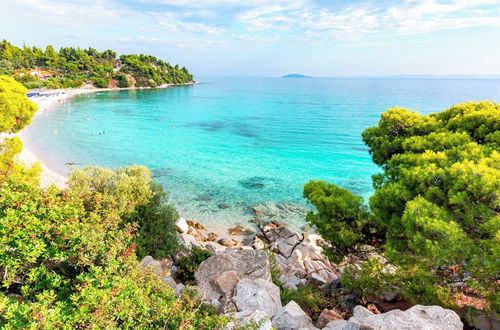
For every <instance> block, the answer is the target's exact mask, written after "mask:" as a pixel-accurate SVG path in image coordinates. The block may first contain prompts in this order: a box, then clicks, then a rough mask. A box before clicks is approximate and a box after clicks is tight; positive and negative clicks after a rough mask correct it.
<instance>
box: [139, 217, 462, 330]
mask: <svg viewBox="0 0 500 330" xmlns="http://www.w3.org/2000/svg"><path fill="white" fill-rule="evenodd" d="M259 228H260V231H261V232H260V233H258V234H255V233H253V232H250V231H247V230H245V229H244V228H239V227H238V228H237V229H235V230H233V233H244V234H243V235H245V237H244V239H242V240H241V241H239V240H238V241H236V240H234V239H233V238H230V237H221V238H219V237H217V236H216V234H214V233H209V232H207V231H206V229H205V228H204V227H203V226H202V225H201V224H197V223H193V222H190V221H189V222H188V221H185V220H184V219H180V220H179V221H178V223H177V224H176V229H177V230H178V231H179V235H180V238H181V240H182V242H183V243H184V244H185V245H186V247H188V248H191V247H192V246H197V247H200V248H205V249H207V250H209V251H210V252H211V254H212V257H210V258H208V259H207V260H205V261H203V262H202V263H201V264H200V265H199V267H198V270H197V271H196V272H195V274H194V277H195V279H196V284H197V285H196V286H195V287H194V289H196V290H197V291H198V293H199V294H198V297H200V298H201V299H202V300H203V301H205V302H206V303H210V304H212V305H213V306H215V307H217V308H218V311H219V312H220V313H224V314H226V315H229V316H231V317H232V318H233V320H234V322H233V323H231V324H230V325H228V329H233V328H238V327H240V326H250V327H255V326H256V327H257V328H258V329H261V330H268V329H272V328H273V329H277V330H292V329H318V328H319V329H329V330H334V329H337V330H340V329H367V330H369V329H422V328H425V329H445V330H447V329H450V330H451V329H462V327H463V325H462V323H461V321H460V318H459V317H458V315H457V314H456V313H455V312H453V311H451V310H446V309H443V308H441V307H439V306H419V305H417V306H413V307H412V308H410V309H408V310H406V311H401V310H392V311H390V312H387V313H381V314H380V313H378V311H377V310H376V309H375V311H376V312H377V313H378V314H374V313H372V312H371V311H370V310H368V309H366V308H365V307H362V306H359V305H357V304H359V299H358V300H356V301H355V302H353V307H351V308H353V317H351V318H350V319H349V320H347V321H346V320H344V319H342V315H341V313H339V312H337V311H335V310H328V309H324V310H323V311H322V313H321V314H320V316H319V317H318V320H317V322H316V326H314V325H313V323H312V320H311V318H310V316H309V315H307V314H306V313H305V312H304V311H303V310H302V309H301V307H300V306H299V305H298V304H297V303H296V302H295V301H290V302H289V303H288V304H286V305H285V306H282V303H281V297H280V289H279V288H278V287H277V286H276V285H275V284H274V283H273V282H272V280H271V263H270V260H269V257H268V254H267V253H266V252H265V251H263V248H264V246H265V245H267V246H268V247H269V249H270V250H271V251H273V252H274V256H275V261H276V266H277V267H279V268H280V270H281V272H282V274H283V276H282V278H281V280H282V281H283V283H284V284H283V285H282V286H283V288H286V289H290V290H296V289H297V287H298V286H300V285H304V284H305V283H307V282H318V284H321V283H325V284H324V285H323V287H325V288H328V289H329V290H338V289H339V288H338V287H339V286H340V281H339V279H338V277H339V275H340V272H339V271H338V270H337V269H336V268H335V265H333V264H331V263H330V262H329V261H328V260H327V259H326V258H325V256H324V255H323V249H322V245H323V244H324V242H323V241H322V239H321V237H320V236H318V235H314V234H304V233H303V234H298V233H296V232H294V231H292V230H290V229H289V228H287V227H286V226H285V225H283V224H280V223H277V222H270V223H267V224H264V223H261V224H260V225H259ZM140 265H141V266H142V267H144V268H147V269H149V270H150V271H152V272H153V273H154V274H156V275H157V276H158V277H159V278H160V279H161V280H162V281H163V282H164V283H166V284H168V285H170V286H171V287H172V288H173V289H174V291H175V293H176V294H179V293H180V292H181V291H182V290H183V289H184V285H183V284H182V283H176V282H175V280H174V277H175V276H172V273H173V272H175V266H172V265H173V263H172V261H171V260H170V259H163V260H155V259H153V258H152V257H150V256H148V257H145V258H144V259H143V260H142V261H141V263H140ZM348 296H349V295H346V296H345V297H344V298H347V297H348ZM354 306H355V307H354Z"/></svg>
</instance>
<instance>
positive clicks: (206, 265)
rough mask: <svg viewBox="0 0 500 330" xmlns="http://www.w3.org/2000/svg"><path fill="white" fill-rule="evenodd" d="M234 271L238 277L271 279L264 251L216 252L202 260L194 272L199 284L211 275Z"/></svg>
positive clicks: (201, 284)
mask: <svg viewBox="0 0 500 330" xmlns="http://www.w3.org/2000/svg"><path fill="white" fill-rule="evenodd" d="M227 271H235V272H236V273H237V274H238V276H239V277H240V278H242V279H243V278H249V279H252V280H254V279H258V278H260V279H263V280H266V281H270V280H271V269H270V267H269V261H268V260H267V255H266V253H265V252H264V251H256V250H241V251H232V253H230V254H229V253H226V254H217V255H215V256H213V257H210V258H208V259H207V260H205V261H203V262H202V263H201V264H200V266H199V267H198V270H197V271H196V273H195V274H194V277H195V279H196V282H197V283H198V285H199V286H203V285H204V283H205V282H206V281H207V280H208V278H210V277H211V276H213V275H220V274H222V273H224V272H227Z"/></svg>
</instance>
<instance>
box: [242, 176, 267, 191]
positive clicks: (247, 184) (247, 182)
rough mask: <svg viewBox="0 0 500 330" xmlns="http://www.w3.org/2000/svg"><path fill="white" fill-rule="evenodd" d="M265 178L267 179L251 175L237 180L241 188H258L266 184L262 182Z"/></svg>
mask: <svg viewBox="0 0 500 330" xmlns="http://www.w3.org/2000/svg"><path fill="white" fill-rule="evenodd" d="M267 180H269V179H268V178H265V177H261V176H252V177H250V178H247V179H244V180H240V181H238V182H239V184H240V185H241V186H242V187H243V188H246V189H256V190H260V189H263V188H264V187H265V186H266V185H265V183H264V182H265V181H267Z"/></svg>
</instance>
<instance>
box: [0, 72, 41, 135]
mask: <svg viewBox="0 0 500 330" xmlns="http://www.w3.org/2000/svg"><path fill="white" fill-rule="evenodd" d="M27 92H28V91H27V90H26V88H25V87H23V86H22V85H21V84H19V83H18V82H16V81H15V80H14V79H12V78H10V77H6V76H0V132H7V133H15V132H19V130H21V129H22V128H23V127H24V126H26V125H28V124H29V123H31V117H33V115H34V114H35V112H36V111H37V109H38V108H37V106H36V104H35V103H33V102H31V101H30V100H28V99H27V98H26V93H27Z"/></svg>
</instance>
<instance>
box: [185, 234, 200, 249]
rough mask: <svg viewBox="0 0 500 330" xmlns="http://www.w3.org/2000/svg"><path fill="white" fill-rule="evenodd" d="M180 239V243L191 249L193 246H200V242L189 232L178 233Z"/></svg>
mask: <svg viewBox="0 0 500 330" xmlns="http://www.w3.org/2000/svg"><path fill="white" fill-rule="evenodd" d="M179 238H180V241H181V243H182V245H184V246H185V247H187V248H189V249H191V248H192V247H193V246H196V247H199V248H201V247H202V246H201V244H200V243H199V242H198V241H197V240H196V238H195V237H194V236H192V235H189V234H180V235H179Z"/></svg>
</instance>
